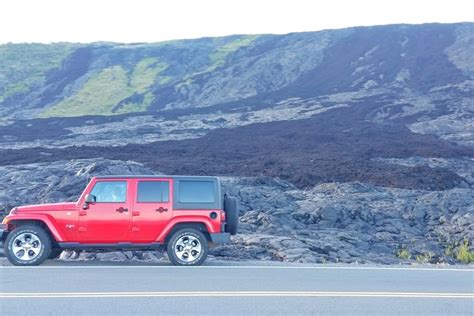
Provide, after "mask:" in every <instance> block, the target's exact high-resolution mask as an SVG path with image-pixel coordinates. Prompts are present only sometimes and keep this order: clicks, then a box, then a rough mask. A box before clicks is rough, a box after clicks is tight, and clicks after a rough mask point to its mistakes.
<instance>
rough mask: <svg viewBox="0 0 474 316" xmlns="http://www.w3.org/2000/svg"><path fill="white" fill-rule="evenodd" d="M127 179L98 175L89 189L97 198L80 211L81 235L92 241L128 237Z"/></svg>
mask: <svg viewBox="0 0 474 316" xmlns="http://www.w3.org/2000/svg"><path fill="white" fill-rule="evenodd" d="M129 190H130V186H129V183H128V181H127V180H120V179H117V180H114V179H110V180H109V179H97V180H96V182H95V183H92V185H91V186H90V191H89V192H88V193H89V194H90V195H92V197H93V200H95V201H94V202H91V203H88V204H85V205H86V207H87V208H86V209H82V210H80V212H79V239H80V241H83V242H88V243H116V242H120V241H126V236H127V232H128V230H129V227H130V211H129V210H130V199H129V198H127V194H128V193H129Z"/></svg>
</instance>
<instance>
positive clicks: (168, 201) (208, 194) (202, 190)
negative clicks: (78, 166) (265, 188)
mask: <svg viewBox="0 0 474 316" xmlns="http://www.w3.org/2000/svg"><path fill="white" fill-rule="evenodd" d="M237 223H238V210H237V199H236V198H235V197H227V196H223V195H222V194H221V187H220V182H219V179H218V178H216V177H188V176H106V177H95V178H93V179H92V180H91V181H90V183H89V184H88V185H87V187H86V189H85V190H84V192H83V193H82V195H81V197H80V198H79V200H78V201H77V202H74V203H57V204H44V205H30V206H21V207H15V208H13V209H12V210H11V211H10V214H9V215H8V216H6V217H5V219H4V220H3V222H2V224H1V226H0V236H1V238H2V240H3V241H4V248H5V254H6V256H7V258H8V260H9V261H10V262H11V263H12V264H14V265H22V266H29V265H39V264H41V263H42V262H43V261H44V260H46V259H48V258H55V257H58V256H59V254H60V253H61V251H62V249H72V250H112V249H119V250H125V249H128V250H130V249H132V250H137V249H140V250H151V249H162V248H163V247H166V250H167V253H168V257H169V258H170V260H171V262H172V263H173V264H175V265H200V264H202V263H203V262H204V260H205V259H206V257H207V253H208V243H209V242H210V243H214V244H219V243H227V242H229V241H230V235H235V234H236V233H237Z"/></svg>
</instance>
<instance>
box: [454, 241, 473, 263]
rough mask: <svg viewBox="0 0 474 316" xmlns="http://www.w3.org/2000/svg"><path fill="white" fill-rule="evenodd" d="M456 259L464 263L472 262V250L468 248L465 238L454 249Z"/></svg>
mask: <svg viewBox="0 0 474 316" xmlns="http://www.w3.org/2000/svg"><path fill="white" fill-rule="evenodd" d="M456 259H458V260H459V261H461V262H464V263H472V262H474V252H472V251H470V250H469V241H467V240H465V241H464V243H463V244H462V245H460V246H459V248H458V249H457V251H456Z"/></svg>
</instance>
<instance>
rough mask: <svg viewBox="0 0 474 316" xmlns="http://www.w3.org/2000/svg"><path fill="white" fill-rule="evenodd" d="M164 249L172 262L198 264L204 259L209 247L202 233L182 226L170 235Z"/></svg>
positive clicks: (185, 264)
mask: <svg viewBox="0 0 474 316" xmlns="http://www.w3.org/2000/svg"><path fill="white" fill-rule="evenodd" d="M166 250H167V253H168V257H169V259H170V261H171V263H172V264H174V265H179V266H198V265H201V264H202V263H203V262H204V260H206V257H207V253H208V251H209V247H208V243H207V239H206V237H205V236H204V234H203V233H201V232H200V231H198V230H195V229H192V228H183V229H180V230H178V231H177V232H175V233H174V234H173V235H172V236H171V238H170V240H169V242H168V246H167V249H166Z"/></svg>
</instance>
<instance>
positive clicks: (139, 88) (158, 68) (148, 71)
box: [130, 58, 171, 93]
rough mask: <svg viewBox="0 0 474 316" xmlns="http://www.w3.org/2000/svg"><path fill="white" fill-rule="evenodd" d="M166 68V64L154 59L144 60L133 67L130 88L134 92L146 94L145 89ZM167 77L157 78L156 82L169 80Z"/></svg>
mask: <svg viewBox="0 0 474 316" xmlns="http://www.w3.org/2000/svg"><path fill="white" fill-rule="evenodd" d="M166 68H168V65H167V64H166V63H160V62H158V61H157V60H156V59H155V58H145V59H143V60H141V61H140V62H138V63H137V65H136V66H135V68H134V70H133V73H132V77H131V80H130V86H131V87H132V89H134V90H135V91H136V92H140V93H143V92H146V91H147V89H148V88H149V87H150V86H151V85H152V84H153V83H154V82H155V79H157V78H156V77H157V75H158V74H159V73H160V72H162V71H164V70H165V69H166ZM170 79H171V78H169V77H159V78H158V81H166V80H170Z"/></svg>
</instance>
